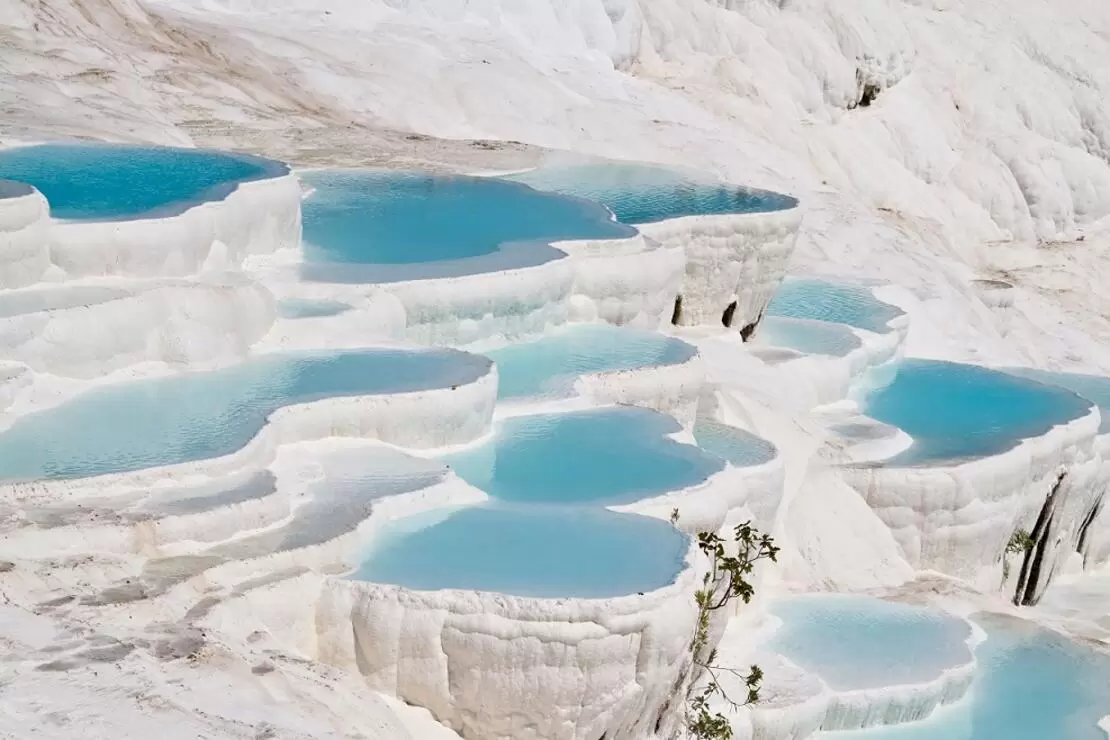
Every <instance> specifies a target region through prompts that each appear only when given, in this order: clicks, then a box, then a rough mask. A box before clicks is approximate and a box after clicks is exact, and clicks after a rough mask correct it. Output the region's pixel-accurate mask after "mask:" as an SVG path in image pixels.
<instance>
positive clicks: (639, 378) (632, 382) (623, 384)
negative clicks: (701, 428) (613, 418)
mask: <svg viewBox="0 0 1110 740" xmlns="http://www.w3.org/2000/svg"><path fill="white" fill-rule="evenodd" d="M704 386H705V363H704V362H702V359H701V357H700V356H699V355H694V356H693V357H691V358H690V359H689V360H687V361H686V362H681V363H678V364H676V365H653V366H650V367H640V368H635V369H633V370H616V371H611V372H603V373H587V374H585V375H582V376H580V377H579V378H578V380H577V381H575V388H576V389H577V390H578V391H579V392H580V393H582V395H584V396H586V397H587V398H589V399H590V400H591V401H593V402H594V403H596V404H598V405H601V406H605V405H609V404H616V405H625V406H640V407H642V408H647V409H651V410H653V411H659V412H660V413H664V414H667V415H669V416H673V417H674V418H675V419H677V420H678V422H679V423H680V424H682V427H683V428H684V429H686V430H687V431H689V430H691V429H692V428H693V426H694V417H695V416H697V411H698V399H699V398H700V396H701V392H702V388H703V387H704Z"/></svg>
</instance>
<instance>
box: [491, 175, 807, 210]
mask: <svg viewBox="0 0 1110 740" xmlns="http://www.w3.org/2000/svg"><path fill="white" fill-rule="evenodd" d="M509 178H510V179H513V180H516V181H517V182H523V183H525V184H527V185H531V186H532V187H534V188H536V189H538V190H547V191H550V192H555V193H564V194H566V195H575V196H578V197H580V198H588V199H590V200H593V201H597V202H598V203H601V204H603V205H605V206H606V207H608V208H609V209H610V210H611V211H613V213H615V214H616V216H617V219H618V220H619V221H621V222H622V223H626V224H647V223H653V222H656V221H663V220H665V219H670V218H681V217H683V216H713V215H721V214H728V213H758V212H763V211H781V210H785V209H787V208H793V207H794V206H796V205H797V204H798V202H797V201H796V200H795V199H794V198H791V197H789V196H786V195H780V194H778V193H772V192H768V191H766V190H752V189H749V188H741V187H737V186H734V185H726V184H724V183H721V182H718V181H716V180H714V179H712V178H711V177H710V176H708V175H704V174H701V173H691V172H683V171H681V170H676V169H671V168H668V167H662V166H659V165H650V164H640V163H634V162H606V163H598V164H587V165H576V166H569V167H545V168H542V169H539V170H532V171H530V172H522V173H519V174H515V175H510V176H509Z"/></svg>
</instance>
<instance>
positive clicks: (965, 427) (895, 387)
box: [863, 359, 1092, 465]
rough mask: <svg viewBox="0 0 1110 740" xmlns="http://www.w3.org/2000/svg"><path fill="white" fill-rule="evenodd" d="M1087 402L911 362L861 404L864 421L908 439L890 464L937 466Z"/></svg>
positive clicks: (1007, 442)
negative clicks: (908, 443)
mask: <svg viewBox="0 0 1110 740" xmlns="http://www.w3.org/2000/svg"><path fill="white" fill-rule="evenodd" d="M1091 405H1092V404H1091V402H1089V401H1087V400H1085V399H1082V398H1080V397H1079V396H1077V395H1075V394H1074V393H1071V392H1070V391H1066V390H1064V389H1062V388H1057V387H1054V386H1048V385H1043V384H1041V383H1038V382H1036V381H1032V380H1026V379H1025V378H1018V377H1016V376H1013V375H1009V374H1007V373H1004V372H1000V371H997V370H990V369H988V368H984V367H980V366H977V365H964V364H961V363H956V362H939V361H936V360H919V359H910V360H905V361H903V363H902V365H901V366H900V367H899V368H898V374H897V375H896V376H895V378H894V380H893V381H892V382H891V383H890V384H889V385H887V386H885V387H883V388H880V389H878V390H876V391H874V392H872V393H871V394H870V395H868V396H867V397H866V398H865V399H864V401H863V411H864V413H866V414H867V415H868V416H871V417H872V418H874V419H877V420H879V421H881V422H884V423H886V424H891V425H893V426H896V427H899V428H900V429H902V430H903V431H904V432H906V434H908V435H910V436H911V437H913V440H914V441H913V444H912V445H911V446H910V447H909V448H908V449H907V450H906V451H905V452H903V453H901V454H899V455H897V456H895V457H893V458H891V459H890V460H888V461H886V464H888V465H914V464H939V463H944V462H953V461H958V460H962V459H972V458H977V457H985V456H988V455H997V454H999V453H1001V452H1005V451H1006V450H1008V449H1010V448H1012V447H1014V446H1015V445H1016V444H1018V443H1019V442H1020V441H1021V440H1023V439H1027V438H1029V437H1036V436H1039V435H1042V434H1044V433H1046V432H1048V431H1049V430H1050V429H1051V428H1052V427H1054V426H1056V425H1058V424H1063V423H1065V422H1068V421H1071V420H1072V419H1077V418H1079V417H1081V416H1083V415H1084V414H1087V413H1088V412H1089V410H1090V408H1091Z"/></svg>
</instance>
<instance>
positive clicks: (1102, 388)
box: [1002, 367, 1110, 434]
mask: <svg viewBox="0 0 1110 740" xmlns="http://www.w3.org/2000/svg"><path fill="white" fill-rule="evenodd" d="M1002 370H1004V371H1005V372H1007V373H1010V374H1011V375H1016V376H1018V377H1019V378H1025V379H1027V380H1035V381H1037V382H1038V383H1046V384H1048V385H1054V386H1057V387H1059V388H1064V389H1065V390H1069V391H1071V392H1072V393H1074V394H1076V395H1077V396H1081V397H1083V398H1086V399H1087V400H1088V401H1090V402H1091V403H1093V404H1095V405H1096V406H1098V408H1099V412H1100V413H1101V415H1102V421H1101V423H1100V424H1099V432H1101V433H1103V434H1105V433H1107V432H1110V378H1107V377H1105V376H1102V375H1082V374H1080V373H1058V372H1052V371H1050V370H1034V369H1033V368H1030V367H1006V368H1002Z"/></svg>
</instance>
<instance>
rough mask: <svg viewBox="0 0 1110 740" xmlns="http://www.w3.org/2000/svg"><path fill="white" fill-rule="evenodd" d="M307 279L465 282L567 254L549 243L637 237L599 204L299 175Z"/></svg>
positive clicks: (400, 178) (455, 181)
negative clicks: (463, 278)
mask: <svg viewBox="0 0 1110 740" xmlns="http://www.w3.org/2000/svg"><path fill="white" fill-rule="evenodd" d="M304 180H305V181H306V182H307V183H309V184H310V185H312V186H313V187H314V188H315V189H316V190H315V192H314V193H313V194H312V195H311V196H310V197H309V198H308V199H307V200H306V201H305V203H304V244H305V246H304V253H305V262H306V263H307V264H306V265H305V267H304V272H305V275H306V277H308V278H310V279H316V280H325V281H333V282H358V281H364V280H365V281H373V282H389V281H396V280H411V279H419V278H429V277H443V276H447V275H470V274H475V273H480V272H491V271H494V270H505V269H511V268H515V267H526V266H530V265H537V264H542V263H544V262H548V261H550V260H553V259H559V258H561V257H563V256H564V254H563V252H561V251H559V250H557V249H555V248H553V247H551V246H549V244H548V243H549V242H552V241H559V240H566V239H621V238H627V237H631V236H634V235H635V234H636V230H635V229H633V228H631V227H629V226H625V225H623V224H619V223H616V222H615V221H613V220H612V218H611V216H610V214H609V213H608V211H606V210H605V209H604V208H603V207H601V206H599V205H597V204H596V203H591V202H588V201H584V200H581V199H578V198H568V197H565V196H560V195H553V194H551V193H541V192H539V191H537V190H533V189H532V188H529V187H526V186H524V185H521V184H519V183H515V182H507V181H505V180H499V179H495V178H486V177H462V176H457V177H447V176H437V175H428V174H424V173H413V172H397V171H386V170H321V171H315V172H308V173H305V174H304Z"/></svg>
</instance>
